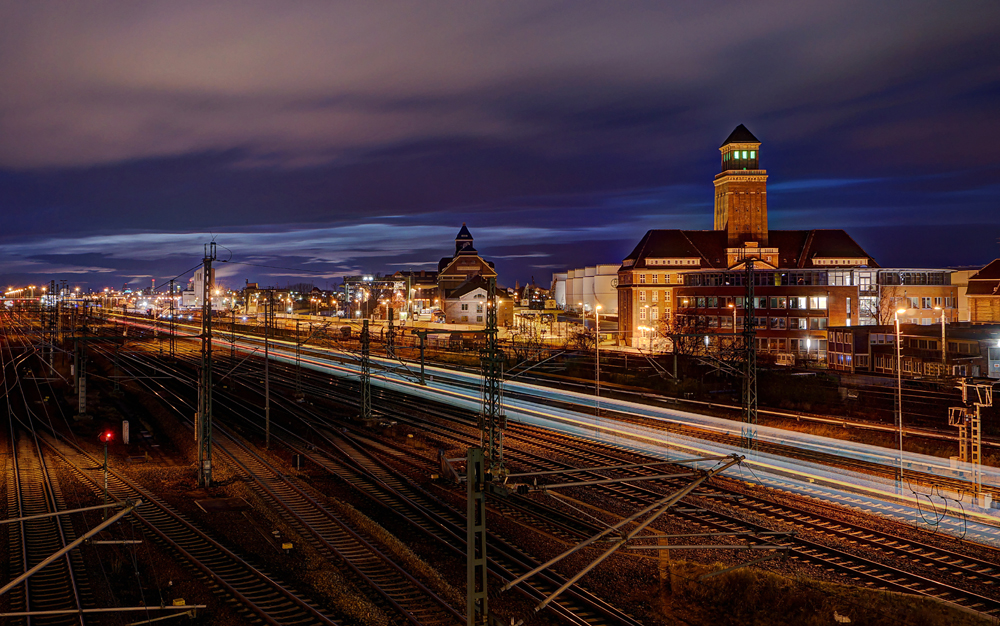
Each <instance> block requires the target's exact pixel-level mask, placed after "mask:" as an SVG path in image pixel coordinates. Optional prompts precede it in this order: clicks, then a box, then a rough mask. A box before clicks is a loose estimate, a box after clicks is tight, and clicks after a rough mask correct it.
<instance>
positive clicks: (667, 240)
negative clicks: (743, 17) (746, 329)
mask: <svg viewBox="0 0 1000 626" xmlns="http://www.w3.org/2000/svg"><path fill="white" fill-rule="evenodd" d="M760 145H761V144H760V141H758V140H757V138H756V137H754V136H753V134H752V133H751V132H750V131H749V130H747V128H746V127H745V126H743V125H742V124H741V125H739V126H737V127H736V129H735V130H733V132H732V133H731V134H730V135H729V137H728V138H727V139H726V140H725V141H724V142H723V144H722V146H721V147H720V148H719V151H720V154H721V163H722V166H721V167H722V170H721V172H720V173H719V174H717V175H716V176H715V181H714V184H715V202H714V206H715V209H714V226H715V229H714V230H710V231H686V230H651V231H649V232H647V233H646V235H645V236H644V237H643V238H642V239H641V240H640V241H639V243H638V244H637V245H636V247H635V249H634V250H633V251H632V253H631V254H629V255H628V256H627V257H626V258H625V259H624V260H623V261H622V264H621V267H620V268H619V269H618V286H617V288H618V314H619V315H618V319H619V332H620V334H621V336H622V338H623V340H624V342H625V343H626V344H628V345H641V344H642V338H644V337H645V338H649V337H650V336H657V335H662V334H664V333H665V332H666V333H689V334H697V333H733V332H734V328H733V326H734V322H735V326H736V329H737V330H738V329H740V328H742V326H743V317H744V315H742V311H743V310H745V309H746V305H745V303H744V294H745V287H744V284H743V281H744V276H745V271H744V270H745V266H746V261H747V259H753V261H754V269H755V273H754V281H755V298H756V301H755V302H754V309H755V313H754V318H755V321H754V323H755V326H756V328H757V331H758V332H757V347H758V349H760V350H762V351H773V352H792V353H796V354H799V355H801V356H805V355H806V353H807V352H808V351H810V350H815V351H817V353H820V352H821V353H822V357H823V358H825V352H826V328H827V326H829V325H830V324H831V323H833V324H857V323H858V310H859V301H858V298H859V290H858V286H857V285H856V284H855V282H854V271H855V270H858V269H865V270H869V271H871V270H870V268H877V267H878V265H877V264H876V263H875V262H874V260H873V259H872V258H871V255H869V254H868V253H867V252H866V251H865V250H864V249H862V248H861V246H859V245H858V244H857V243H856V242H855V241H854V240H853V239H852V238H851V237H850V235H848V234H847V233H846V232H844V231H843V230H840V229H829V230H786V231H781V230H770V229H769V228H768V222H767V171H766V170H763V169H759V166H760V159H761V156H760ZM868 280H870V281H871V282H875V281H876V277H875V275H874V273H873V272H872V273H871V274H870V275H869V276H868Z"/></svg>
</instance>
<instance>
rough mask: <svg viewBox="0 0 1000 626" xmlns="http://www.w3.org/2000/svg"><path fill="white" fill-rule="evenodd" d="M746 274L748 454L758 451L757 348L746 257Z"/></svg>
mask: <svg viewBox="0 0 1000 626" xmlns="http://www.w3.org/2000/svg"><path fill="white" fill-rule="evenodd" d="M744 260H745V262H746V272H745V274H744V278H743V281H744V282H745V283H746V284H745V285H744V287H745V294H746V295H745V296H744V297H745V298H746V302H745V303H744V304H745V305H746V306H745V308H746V316H745V317H744V318H743V341H744V342H745V343H746V345H745V346H744V349H745V355H746V358H745V362H744V364H743V366H744V371H743V405H744V407H743V408H744V411H743V428H742V433H741V434H742V443H743V449H744V450H746V451H747V452H748V453H753V452H756V450H757V346H756V345H754V339H755V336H756V328H755V323H754V322H755V319H756V318H755V316H754V313H755V304H756V303H755V302H754V289H753V287H754V285H753V279H754V274H753V264H754V259H753V257H746V258H745V259H744Z"/></svg>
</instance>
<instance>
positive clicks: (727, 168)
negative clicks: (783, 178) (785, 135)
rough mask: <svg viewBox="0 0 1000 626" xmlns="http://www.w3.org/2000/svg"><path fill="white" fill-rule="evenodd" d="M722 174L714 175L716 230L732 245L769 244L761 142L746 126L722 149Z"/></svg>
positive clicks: (765, 185) (733, 134)
mask: <svg viewBox="0 0 1000 626" xmlns="http://www.w3.org/2000/svg"><path fill="white" fill-rule="evenodd" d="M719 152H720V153H721V154H722V171H721V172H720V173H719V174H717V175H716V176H715V230H724V231H726V232H727V235H728V236H727V241H728V244H729V245H730V246H733V247H737V246H741V245H742V244H743V243H745V242H748V241H753V242H757V244H758V245H759V246H766V245H767V170H763V169H759V168H760V141H758V140H757V138H756V137H754V136H753V133H751V132H750V131H749V130H747V127H746V126H744V125H743V124H740V125H739V126H737V127H736V128H735V129H734V130H733V132H732V133H730V134H729V137H728V138H727V139H726V140H725V141H724V142H723V143H722V146H721V147H720V148H719Z"/></svg>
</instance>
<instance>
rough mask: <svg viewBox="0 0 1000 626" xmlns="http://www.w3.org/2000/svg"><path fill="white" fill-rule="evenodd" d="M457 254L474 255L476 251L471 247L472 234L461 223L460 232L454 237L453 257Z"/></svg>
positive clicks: (463, 223)
mask: <svg viewBox="0 0 1000 626" xmlns="http://www.w3.org/2000/svg"><path fill="white" fill-rule="evenodd" d="M459 254H476V249H475V248H473V247H472V233H470V232H469V228H468V226H466V225H465V222H462V230H460V231H458V235H457V236H456V237H455V256H458V255H459Z"/></svg>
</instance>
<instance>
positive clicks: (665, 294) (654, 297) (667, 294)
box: [639, 289, 670, 302]
mask: <svg viewBox="0 0 1000 626" xmlns="http://www.w3.org/2000/svg"><path fill="white" fill-rule="evenodd" d="M660 293H661V292H659V291H657V290H655V289H653V290H651V291H650V292H649V294H650V299H651V300H652V301H653V302H657V301H658V299H659V294H660ZM662 293H663V301H664V302H670V292H669V291H663V292H662ZM645 301H646V291H645V290H642V291H640V292H639V302H645Z"/></svg>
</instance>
